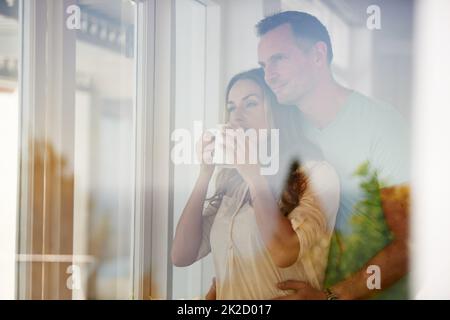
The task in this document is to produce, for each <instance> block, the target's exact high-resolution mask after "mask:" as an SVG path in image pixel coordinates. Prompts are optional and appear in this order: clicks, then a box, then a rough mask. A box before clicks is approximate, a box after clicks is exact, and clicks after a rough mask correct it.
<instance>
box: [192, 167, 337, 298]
mask: <svg viewBox="0 0 450 320" xmlns="http://www.w3.org/2000/svg"><path fill="white" fill-rule="evenodd" d="M302 169H303V170H304V172H305V173H306V175H307V176H308V179H309V180H308V187H307V189H306V191H305V193H304V195H303V197H302V199H301V202H300V204H299V206H298V207H296V208H295V209H294V210H293V211H292V212H291V213H290V214H289V215H288V218H289V220H290V221H291V224H292V228H293V229H294V230H295V232H296V233H297V235H298V238H299V241H300V250H299V254H298V259H297V261H296V263H294V264H293V265H292V266H290V267H288V268H278V267H277V266H276V265H275V264H274V262H273V261H272V258H271V256H270V254H269V252H268V250H267V249H266V247H265V245H264V243H263V240H262V237H261V234H260V232H259V229H258V226H257V223H256V218H255V213H254V210H253V208H252V207H251V206H250V204H249V203H248V201H245V203H244V204H243V202H244V198H245V196H246V193H247V190H248V186H247V184H246V183H245V182H242V183H240V184H239V185H238V186H236V188H233V189H232V190H231V192H227V194H226V195H224V196H223V198H222V201H221V203H220V204H216V205H213V204H209V205H208V206H207V207H206V208H205V211H204V213H203V240H202V244H201V247H200V249H199V254H198V257H197V259H201V258H202V257H204V256H206V255H207V254H208V253H209V252H211V253H212V255H213V261H214V267H215V273H216V287H217V299H271V298H274V297H277V296H282V295H287V294H289V293H290V292H289V291H282V290H279V289H278V288H277V287H276V284H277V283H278V282H280V281H283V280H289V279H294V280H301V281H306V282H308V283H310V284H311V285H312V286H313V287H315V288H318V289H321V288H322V284H323V280H324V275H325V269H326V265H327V258H328V249H329V243H330V237H331V232H332V230H333V228H334V223H335V219H336V214H337V211H338V207H339V192H340V190H339V180H338V177H337V174H336V172H335V171H334V169H333V168H332V167H331V166H330V165H329V164H328V163H326V162H307V163H305V164H304V165H303V167H302Z"/></svg>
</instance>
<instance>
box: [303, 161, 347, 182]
mask: <svg viewBox="0 0 450 320" xmlns="http://www.w3.org/2000/svg"><path fill="white" fill-rule="evenodd" d="M300 170H302V171H303V172H304V173H305V175H306V176H307V177H308V179H309V180H310V181H311V182H312V183H317V182H325V181H326V182H328V183H330V182H333V181H334V182H338V181H339V177H338V174H337V172H336V170H335V169H334V167H333V166H332V165H331V164H330V163H328V162H327V161H324V160H320V161H316V160H310V161H306V162H304V163H302V165H301V167H300Z"/></svg>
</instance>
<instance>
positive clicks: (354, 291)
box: [331, 185, 409, 299]
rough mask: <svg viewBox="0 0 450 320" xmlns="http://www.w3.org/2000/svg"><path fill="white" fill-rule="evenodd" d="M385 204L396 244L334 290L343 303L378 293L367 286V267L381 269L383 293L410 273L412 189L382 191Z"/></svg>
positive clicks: (401, 188) (398, 187)
mask: <svg viewBox="0 0 450 320" xmlns="http://www.w3.org/2000/svg"><path fill="white" fill-rule="evenodd" d="M381 201H382V206H383V211H384V215H385V219H386V223H387V225H388V226H389V228H390V230H391V232H392V234H393V235H394V239H393V241H392V242H391V243H390V244H389V245H387V246H386V247H385V248H384V249H383V250H381V251H380V252H378V254H376V255H375V256H374V257H373V258H372V259H370V260H369V261H368V262H367V264H366V265H365V266H364V267H363V268H362V269H361V270H360V271H358V272H357V273H356V274H354V275H353V276H351V277H350V278H348V279H346V280H344V281H342V282H340V283H338V284H336V285H335V286H333V287H332V288H331V290H332V291H333V292H334V293H335V294H336V295H337V296H338V297H339V298H340V299H363V298H367V297H369V296H370V295H372V294H373V293H375V292H376V291H375V290H370V289H369V288H368V286H367V279H368V277H370V275H371V274H370V273H367V267H368V266H370V265H376V266H378V267H380V271H381V272H380V273H381V274H380V275H381V290H384V289H386V288H388V287H390V286H391V285H392V284H394V283H395V282H397V281H398V280H399V279H401V278H402V277H403V276H404V275H405V274H406V273H407V271H408V236H409V234H408V230H409V187H408V186H406V185H398V186H393V187H389V188H383V189H381Z"/></svg>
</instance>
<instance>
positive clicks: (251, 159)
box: [225, 128, 261, 184]
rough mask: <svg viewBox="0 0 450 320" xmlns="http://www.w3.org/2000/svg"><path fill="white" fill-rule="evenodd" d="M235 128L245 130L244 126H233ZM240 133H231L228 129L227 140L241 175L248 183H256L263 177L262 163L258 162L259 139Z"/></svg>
mask: <svg viewBox="0 0 450 320" xmlns="http://www.w3.org/2000/svg"><path fill="white" fill-rule="evenodd" d="M232 129H233V130H243V129H242V128H237V129H236V128H232ZM236 136H238V137H239V134H237V135H236V134H230V132H229V131H226V134H225V140H226V143H227V144H228V146H229V148H230V149H232V150H230V151H231V152H232V153H233V155H234V160H235V167H236V170H237V171H238V173H239V174H240V175H241V177H242V178H243V179H244V180H245V181H246V182H247V183H248V184H252V183H255V182H256V181H257V180H258V179H260V178H261V174H260V171H261V170H260V169H261V167H260V164H259V162H258V147H259V146H258V139H251V138H250V137H248V136H245V135H243V139H242V138H236Z"/></svg>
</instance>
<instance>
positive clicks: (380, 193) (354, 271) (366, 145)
mask: <svg viewBox="0 0 450 320" xmlns="http://www.w3.org/2000/svg"><path fill="white" fill-rule="evenodd" d="M257 33H258V36H259V38H260V41H259V46H258V58H259V63H260V65H261V67H262V68H263V69H264V71H265V79H266V82H267V84H268V85H269V86H270V87H271V89H272V90H273V91H274V93H275V95H276V96H277V99H278V101H279V102H280V103H281V104H286V105H296V106H297V107H298V109H299V110H300V117H299V123H298V125H299V128H301V130H302V132H303V134H305V135H306V136H307V138H309V139H310V140H311V141H312V142H313V143H315V144H317V145H318V146H319V147H320V148H321V149H322V152H323V154H324V157H325V160H326V161H328V162H329V163H331V164H332V165H333V166H334V167H335V169H336V171H337V172H338V175H339V177H340V180H341V201H340V209H339V213H338V217H337V221H336V227H335V232H336V235H337V236H336V237H334V240H335V242H334V243H335V247H333V246H332V248H331V250H330V252H331V253H332V254H334V256H336V257H334V256H333V257H332V256H331V255H330V258H329V267H328V273H329V274H330V277H329V280H328V282H326V285H329V287H326V289H325V290H324V291H319V290H316V289H314V288H312V287H311V286H309V285H308V284H306V283H303V282H299V281H286V282H284V283H280V284H278V286H279V288H281V289H283V290H295V293H294V294H291V295H288V296H286V297H284V298H285V299H327V298H328V299H336V298H337V299H364V298H369V297H372V296H373V294H374V293H379V292H381V291H383V292H389V290H390V289H392V288H393V287H395V286H393V285H394V284H398V283H399V280H400V279H402V278H404V276H405V275H406V274H407V271H408V215H409V210H408V199H409V188H408V185H407V183H408V181H409V175H408V170H409V168H408V165H407V164H408V146H407V144H408V143H407V142H408V139H407V130H406V126H405V124H404V121H403V120H402V118H401V116H400V115H399V114H398V113H397V112H396V111H395V109H393V108H391V107H389V106H386V105H384V104H381V103H379V102H376V101H373V100H371V99H369V98H367V97H365V96H363V95H361V94H359V93H356V92H353V91H351V90H349V89H346V88H344V87H343V86H341V85H340V84H338V83H337V82H336V81H335V80H334V78H333V75H332V72H331V69H330V64H331V62H332V59H333V50H332V46H331V41H330V37H329V34H328V31H327V29H326V28H325V26H324V25H323V24H322V23H321V22H320V21H319V20H318V19H317V18H315V17H314V16H312V15H309V14H306V13H303V12H295V11H289V12H282V13H278V14H275V15H273V16H270V17H267V18H265V19H263V20H262V21H260V22H259V23H258V25H257ZM358 168H359V169H360V171H359V174H355V171H357V169H358ZM361 168H363V169H361ZM361 170H362V171H361ZM361 172H363V173H361ZM372 173H373V174H372ZM364 177H365V178H366V180H364V179H363V178H364ZM374 177H375V178H376V179H375V180H374V179H371V178H374ZM374 181H377V182H376V183H379V184H380V185H381V186H380V188H376V193H374V191H373V188H372V189H370V183H374ZM369 182H370V183H369ZM368 186H369V187H368ZM377 186H378V184H377ZM364 188H366V189H364ZM364 190H366V191H367V192H365V191H364ZM371 195H372V198H373V199H375V200H376V199H379V200H380V201H379V203H380V212H381V214H380V215H381V216H382V223H383V224H385V225H386V230H384V229H383V227H380V226H379V224H377V223H378V222H375V221H371V220H370V219H372V220H375V219H376V218H373V217H374V215H372V216H370V215H367V217H368V218H367V217H366V221H365V222H361V219H360V220H358V219H355V216H358V215H362V214H361V213H363V212H365V211H367V212H369V213H370V214H372V213H373V212H376V208H375V209H374V208H373V207H367V206H368V203H369V201H368V200H367V197H369V196H371ZM377 197H378V198H377ZM374 202H376V201H372V202H370V203H371V204H369V205H372V206H376V205H377V204H376V203H374ZM364 206H366V207H364ZM364 208H366V209H367V208H368V209H367V210H366V209H364ZM381 208H382V209H381ZM363 220H364V219H363ZM355 221H356V222H357V221H359V223H360V224H361V223H365V227H364V228H365V229H364V228H362V227H360V225H359V226H358V225H356V224H355V223H356V222H355ZM380 225H381V224H380ZM367 226H368V227H367ZM371 226H373V230H370V228H372V227H371ZM355 230H363V231H359V232H360V233H359V234H356V233H357V231H355ZM369 234H375V236H374V237H372V238H370V237H368V236H367V235H369ZM355 235H356V236H357V237H361V238H360V239H363V240H360V241H359V242H357V241H356V242H355V241H353V240H352V239H355ZM379 235H383V237H384V238H383V239H382V240H380V244H379V245H378V246H376V247H373V242H374V241H375V240H373V239H378V238H377V237H378V236H379ZM352 236H353V237H352ZM380 237H381V236H380ZM364 239H365V240H364ZM347 240H348V242H346V241H347ZM351 241H353V242H351ZM377 241H378V240H377ZM375 242H376V241H375ZM351 243H352V244H351ZM355 243H356V244H355ZM358 246H359V247H358ZM371 246H372V249H370V248H371ZM355 248H356V249H355ZM339 250H340V251H339ZM351 250H354V252H353V251H351ZM370 250H372V251H370ZM338 251H339V252H338ZM336 252H338V254H336ZM361 257H367V259H365V258H364V259H361ZM345 259H347V260H346V261H347V262H345V263H343V262H342V260H345ZM361 260H364V261H361ZM343 265H346V266H347V267H344V266H343ZM348 265H353V267H350V270H349V269H348ZM333 268H335V269H336V270H333ZM345 268H347V269H346V270H345ZM338 269H339V272H340V273H339V272H338V271H337V270H338ZM373 270H375V271H373ZM333 272H334V273H336V272H338V273H339V274H338V275H337V276H334V280H333V279H332V278H333V276H331V275H332V274H333ZM374 277H378V278H379V279H378V280H376V279H375V280H374ZM330 279H331V280H330ZM402 288H403V289H401V290H400V291H398V292H397V293H396V295H394V296H393V297H395V298H407V293H406V286H404V287H402ZM387 297H389V295H387ZM391 297H392V296H391Z"/></svg>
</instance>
